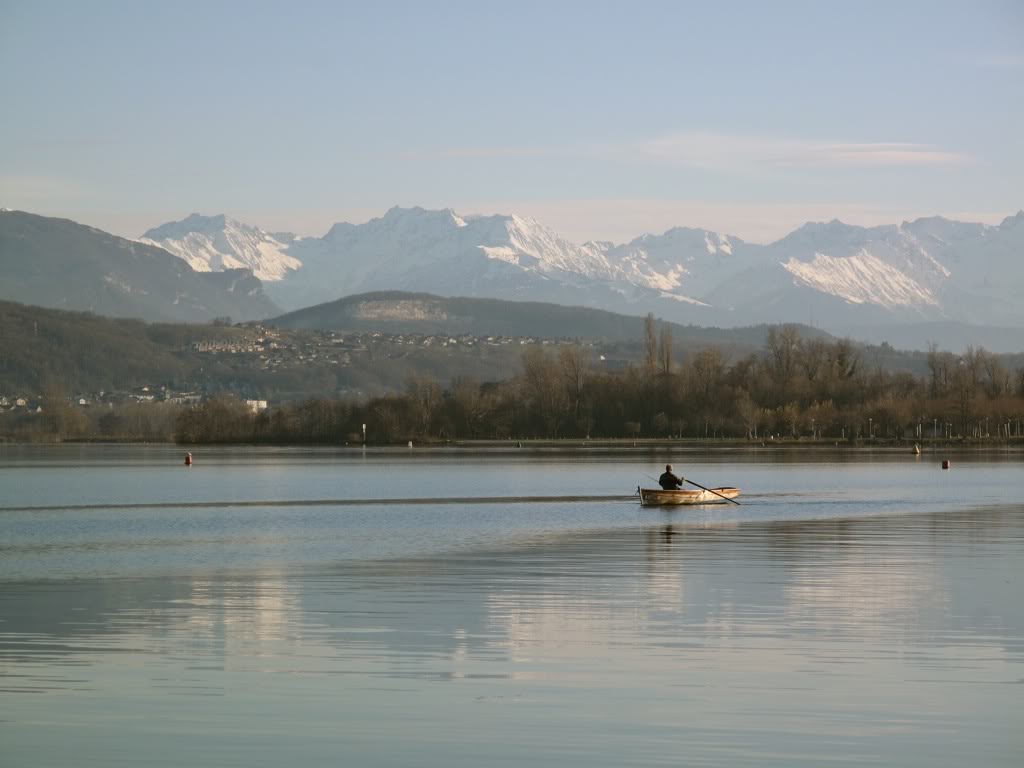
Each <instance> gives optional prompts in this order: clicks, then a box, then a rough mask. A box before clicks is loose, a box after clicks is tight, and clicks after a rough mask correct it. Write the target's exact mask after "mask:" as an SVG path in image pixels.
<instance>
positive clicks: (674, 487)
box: [658, 464, 683, 491]
mask: <svg viewBox="0 0 1024 768" xmlns="http://www.w3.org/2000/svg"><path fill="white" fill-rule="evenodd" d="M658 484H659V485H660V486H661V489H662V490H663V491H678V490H679V489H680V488H682V487H683V478H681V477H676V476H675V475H674V474H673V473H672V465H671V464H666V465H665V471H664V472H663V473H662V475H661V477H659V478H658Z"/></svg>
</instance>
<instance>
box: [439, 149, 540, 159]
mask: <svg viewBox="0 0 1024 768" xmlns="http://www.w3.org/2000/svg"><path fill="white" fill-rule="evenodd" d="M552 151H553V150H551V149H546V148H544V147H452V148H450V149H446V150H443V151H442V152H441V154H442V155H443V156H444V157H468V158H488V157H537V156H540V155H547V154H551V153H552Z"/></svg>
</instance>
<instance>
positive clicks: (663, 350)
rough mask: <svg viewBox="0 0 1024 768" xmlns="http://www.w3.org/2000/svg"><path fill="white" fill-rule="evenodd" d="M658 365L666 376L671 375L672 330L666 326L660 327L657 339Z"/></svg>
mask: <svg viewBox="0 0 1024 768" xmlns="http://www.w3.org/2000/svg"><path fill="white" fill-rule="evenodd" d="M658 364H659V366H660V367H661V372H662V373H663V374H665V375H666V376H667V375H668V374H670V373H672V329H671V328H669V327H668V326H667V325H662V326H661V335H660V336H659V338H658Z"/></svg>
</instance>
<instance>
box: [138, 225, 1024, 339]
mask: <svg viewBox="0 0 1024 768" xmlns="http://www.w3.org/2000/svg"><path fill="white" fill-rule="evenodd" d="M211 230H213V231H214V232H215V234H211ZM241 232H245V233H248V237H249V238H250V239H249V240H247V241H246V242H249V243H256V245H250V246H248V247H247V248H246V249H243V248H241V247H240V246H239V245H238V243H239V242H241V240H242V236H241V235H240V234H237V233H241ZM147 237H149V238H151V239H153V240H155V241H158V242H160V243H161V244H163V245H164V246H165V247H167V248H169V249H171V250H173V251H174V252H175V253H178V254H179V255H181V256H182V257H183V258H186V259H188V260H189V261H190V263H193V264H199V263H202V264H204V265H207V266H208V268H210V269H217V268H218V266H217V265H218V264H221V263H223V264H233V263H238V261H239V260H240V259H242V257H243V255H245V258H246V259H248V260H247V261H245V263H246V264H248V265H250V266H251V267H252V268H253V269H254V270H256V271H257V273H258V274H264V275H267V276H268V279H270V280H273V282H271V283H269V284H268V287H267V290H268V292H269V293H270V295H271V296H272V297H274V298H275V300H276V301H277V302H278V303H279V304H281V305H282V306H285V307H287V308H298V307H302V306H308V305H310V304H316V303H320V302H325V301H330V300H332V299H336V298H338V297H340V296H345V295H351V294H354V293H358V292H362V291H369V290H414V291H430V292H432V293H437V294H441V295H447V296H453V295H462V296H473V297H481V298H484V297H489V298H504V299H518V300H530V301H544V302H553V303H559V304H567V305H577V306H588V307H595V308H600V309H606V310H611V311H616V312H626V313H631V314H644V313H646V312H647V311H653V312H654V313H655V314H657V315H659V316H661V317H664V318H666V319H669V320H674V321H679V322H690V323H700V324H705V325H724V326H736V325H746V324H752V323H762V322H802V323H808V322H810V323H813V324H814V325H818V326H821V327H825V328H828V329H830V330H833V331H837V332H845V331H846V329H848V328H853V327H862V326H865V325H873V326H875V327H879V326H884V325H885V324H887V323H892V324H902V323H907V322H914V323H922V322H928V321H943V322H950V321H954V322H961V323H968V324H974V325H1000V326H1008V327H1024V302H1022V301H1020V300H1019V298H1018V297H1019V296H1020V295H1021V294H1022V292H1024V213H1021V214H1018V215H1017V216H1013V217H1010V218H1008V219H1006V220H1005V221H1004V222H1003V223H1002V224H1000V225H998V226H990V225H984V224H971V223H963V222H957V221H950V220H948V219H943V218H940V217H934V218H926V219H919V220H917V221H914V222H904V223H903V224H899V225H887V226H880V227H858V226H852V225H848V224H844V223H842V222H839V221H831V222H828V223H811V224H807V225H805V226H803V227H801V228H800V229H798V230H796V231H795V232H793V233H791V234H789V235H787V236H786V237H784V238H782V239H781V240H779V241H777V242H775V243H772V244H770V245H757V244H752V243H745V242H743V241H742V240H740V239H739V238H736V237H733V236H731V235H726V234H721V233H716V232H709V231H706V230H700V229H686V228H675V229H671V230H669V231H668V232H665V233H664V234H662V235H643V236H641V237H638V238H636V239H635V240H633V241H632V242H630V243H626V244H622V245H616V244H613V243H606V242H588V243H584V244H582V245H577V244H574V243H571V242H569V241H567V240H565V239H564V238H562V237H559V236H558V234H557V233H555V232H554V231H552V230H551V229H550V228H548V227H546V226H544V225H543V224H541V223H540V222H537V221H536V220H533V219H527V218H522V217H519V216H481V217H462V216H459V215H458V214H456V213H455V212H454V211H451V210H440V211H429V210H424V209H422V208H411V209H401V208H393V209H391V210H390V211H388V212H387V213H386V214H385V215H384V216H382V217H380V218H377V219H373V220H371V221H369V222H366V223H365V224H359V225H353V224H336V225H335V226H334V227H332V228H331V230H330V231H329V232H328V233H327V234H326V235H325V236H324V237H322V238H316V237H307V238H296V237H294V236H292V235H270V234H269V233H266V232H263V231H261V230H258V229H256V228H253V227H248V226H247V225H241V224H237V223H234V222H230V221H225V220H224V218H223V217H213V218H209V219H208V218H204V217H199V216H192V217H189V218H188V219H186V220H185V221H183V222H178V223H175V224H171V225H164V226H163V227H159V228H157V229H155V230H150V232H148V233H147ZM296 262H297V263H299V266H298V267H297V268H296V266H295V264H296Z"/></svg>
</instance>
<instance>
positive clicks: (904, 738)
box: [0, 446, 1024, 768]
mask: <svg viewBox="0 0 1024 768" xmlns="http://www.w3.org/2000/svg"><path fill="white" fill-rule="evenodd" d="M193 453H194V455H195V464H194V465H193V466H192V467H185V466H183V465H182V457H183V455H184V451H183V450H181V449H177V448H174V447H170V446H159V447H152V446H56V447H25V446H0V764H2V765H4V766H5V768H6V767H11V768H14V767H16V766H50V765H53V766H64V765H69V764H74V765H76V766H110V765H132V766H137V765H154V766H180V765H196V766H253V765H257V766H264V765H265V766H277V765H281V764H283V763H290V764H293V765H321V764H328V763H329V764H339V765H341V764H345V765H367V766H370V765H372V766H407V765H417V766H423V765H426V766H452V765H464V766H479V765H489V764H494V763H502V764H506V765H520V764H525V763H530V764H534V765H560V766H561V765H580V766H584V765H586V766H593V765H597V766H604V765H607V766H612V765H617V766H618V765H681V764H685V765H709V766H746V765H749V766H792V765H814V766H821V765H842V764H848V765H901V766H963V765H986V766H1001V765H1006V766H1010V765H1012V766H1017V765H1020V764H1021V763H1022V761H1024V735H1022V729H1021V725H1022V720H1021V714H1020V711H1021V704H1022V701H1024V698H1022V696H1024V600H1022V599H1021V589H1022V579H1021V577H1022V575H1024V461H1022V457H1021V455H1020V454H1014V453H999V452H994V453H990V454H975V455H970V454H966V455H957V454H942V455H939V454H935V455H929V454H927V453H926V454H925V455H924V456H921V457H914V456H912V455H903V454H900V455H894V454H870V453H858V454H849V453H838V452H837V453H833V454H828V453H824V452H816V453H783V452H779V451H769V452H765V453H751V452H744V451H735V452H729V451H722V452H717V453H714V454H697V453H687V452H681V451H677V452H675V453H673V454H671V458H670V460H671V461H672V463H673V465H674V466H675V468H676V471H677V473H678V474H682V475H684V476H686V477H692V478H693V479H694V480H696V481H697V482H699V483H701V484H703V485H708V486H715V485H737V486H739V487H741V488H742V489H743V495H742V496H741V497H740V498H739V501H740V502H741V503H742V504H741V506H733V505H714V506H710V505H709V506H704V507H693V508H683V509H680V510H675V511H664V510H660V509H643V508H641V507H640V506H639V503H638V501H637V500H636V498H635V497H630V494H632V493H634V492H635V490H636V487H637V485H638V484H643V485H645V486H651V485H654V483H653V482H652V481H651V480H650V479H648V478H646V477H645V476H644V475H645V474H647V475H654V476H656V475H657V474H659V473H660V471H661V470H662V469H663V467H664V464H665V462H666V456H667V455H669V454H666V453H664V452H660V453H659V452H643V451H636V452H626V453H620V454H613V453H609V452H602V451H600V450H593V451H581V452H579V453H578V454H572V455H566V454H564V453H558V452H545V451H529V450H523V451H518V452H517V451H515V450H510V451H502V452H488V453H472V452H460V451H457V450H443V449H439V450H422V451H421V450H419V449H414V450H408V449H401V450H396V449H392V450H371V451H367V452H362V451H359V450H348V451H343V450H327V449H323V450H310V449H262V448H253V449H238V448H225V449H219V448H208V449H203V450H196V451H194V452H193ZM947 455H949V456H950V458H952V461H953V465H952V466H953V468H952V469H951V470H949V471H943V470H941V469H940V468H939V461H940V459H941V458H945V457H946V456H947ZM558 496H564V497H568V498H567V499H562V500H546V501H535V500H534V501H531V500H527V499H526V498H525V497H558ZM584 496H593V497H596V498H593V499H589V500H586V499H582V498H581V497H584ZM460 497H461V498H462V499H463V501H460V500H459V498H460ZM403 499H405V500H409V499H413V500H415V503H403V502H402V501H401V500H403ZM465 499H475V501H464V500H465Z"/></svg>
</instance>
